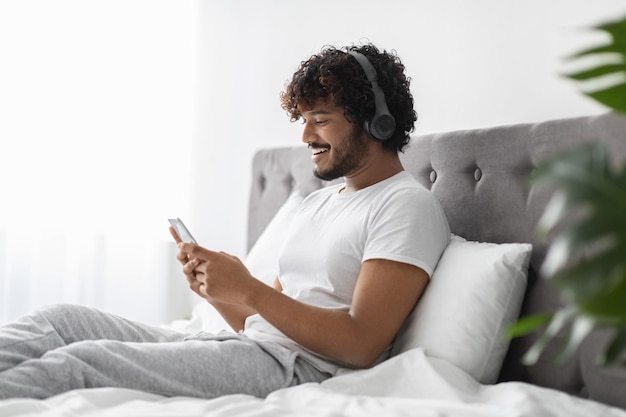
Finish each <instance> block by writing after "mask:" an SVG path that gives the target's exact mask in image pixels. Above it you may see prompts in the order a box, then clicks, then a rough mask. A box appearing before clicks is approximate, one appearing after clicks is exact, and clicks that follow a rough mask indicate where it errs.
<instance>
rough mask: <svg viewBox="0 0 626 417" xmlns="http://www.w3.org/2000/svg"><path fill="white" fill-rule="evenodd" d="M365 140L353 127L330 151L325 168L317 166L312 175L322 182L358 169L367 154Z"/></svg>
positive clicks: (359, 131)
mask: <svg viewBox="0 0 626 417" xmlns="http://www.w3.org/2000/svg"><path fill="white" fill-rule="evenodd" d="M368 140H369V139H367V138H366V137H364V135H363V134H362V132H361V130H359V129H357V128H356V127H354V128H353V129H351V131H350V133H348V134H347V135H346V136H345V137H343V138H342V139H341V140H340V141H339V143H341V145H335V146H333V147H332V149H330V151H329V152H330V154H329V157H330V158H329V161H328V164H327V166H326V167H324V168H321V167H320V166H319V165H317V166H316V167H315V169H314V170H313V174H314V175H315V176H316V177H317V178H319V179H322V180H324V181H332V180H334V179H337V178H340V177H345V176H346V175H349V174H350V173H351V172H353V171H355V170H356V169H357V168H359V167H360V166H361V164H362V162H363V159H364V158H365V157H366V156H367V154H368V148H367V141H368Z"/></svg>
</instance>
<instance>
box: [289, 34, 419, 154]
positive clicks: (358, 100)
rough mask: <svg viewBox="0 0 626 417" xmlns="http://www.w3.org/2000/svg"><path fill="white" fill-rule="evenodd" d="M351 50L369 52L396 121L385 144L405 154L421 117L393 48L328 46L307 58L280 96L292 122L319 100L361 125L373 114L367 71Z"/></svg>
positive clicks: (371, 93) (408, 81) (373, 104)
mask: <svg viewBox="0 0 626 417" xmlns="http://www.w3.org/2000/svg"><path fill="white" fill-rule="evenodd" d="M349 51H356V52H360V53H361V54H363V55H365V56H366V57H367V59H368V60H369V61H370V62H371V64H372V66H374V68H375V69H376V72H377V73H378V83H379V85H380V87H381V88H382V90H383V92H384V93H385V99H386V101H387V107H388V108H389V111H390V113H391V114H392V115H393V117H394V118H395V120H396V131H395V132H394V134H393V136H392V137H391V138H390V139H388V140H386V141H384V142H382V143H383V146H385V147H387V148H391V149H396V150H397V151H400V152H401V151H402V150H403V149H404V147H405V146H406V145H407V144H408V143H409V140H410V133H411V132H413V130H414V128H415V121H416V120H417V114H416V113H415V110H414V109H413V95H412V94H411V91H410V89H409V84H410V81H411V80H410V78H408V77H407V76H406V75H405V74H404V65H403V64H402V62H401V61H400V58H398V56H397V55H396V54H395V52H387V51H382V52H381V51H379V50H378V48H376V46H374V45H372V44H371V43H370V44H366V45H362V46H358V47H357V46H346V47H343V48H336V47H333V46H327V47H325V48H323V49H322V51H321V52H320V53H319V54H316V55H313V56H311V57H310V58H309V59H308V60H306V61H303V62H302V63H301V64H300V67H299V68H298V70H297V71H296V72H295V73H294V74H293V77H292V79H291V80H290V81H289V82H288V83H287V84H286V86H285V90H284V91H283V92H282V93H281V94H280V99H281V106H282V108H283V109H285V111H286V112H287V114H288V115H289V118H290V120H291V121H296V120H298V119H300V117H301V116H302V111H306V110H308V109H311V108H313V107H314V106H315V105H318V104H319V103H332V104H334V105H335V106H338V107H342V108H344V109H345V110H346V111H345V116H346V118H347V119H348V120H350V121H356V122H357V124H358V125H359V126H363V123H364V121H366V120H370V119H371V118H372V117H373V115H374V112H375V102H374V93H373V92H372V87H371V84H370V82H369V80H368V79H367V76H366V75H365V72H364V71H363V69H362V68H361V66H360V64H359V63H358V61H357V60H356V59H355V58H354V57H352V56H351V55H349V54H348V52H349Z"/></svg>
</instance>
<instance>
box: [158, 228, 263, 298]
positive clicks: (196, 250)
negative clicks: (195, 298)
mask: <svg viewBox="0 0 626 417" xmlns="http://www.w3.org/2000/svg"><path fill="white" fill-rule="evenodd" d="M170 233H172V236H173V237H174V239H175V240H176V242H177V243H178V247H179V252H178V254H177V255H176V259H178V261H179V262H180V263H181V264H182V265H183V273H184V274H185V277H186V278H187V281H188V282H189V286H190V288H191V289H192V291H194V292H195V293H196V294H198V295H199V296H200V297H202V298H204V299H206V300H207V301H209V302H210V303H212V304H214V303H215V302H220V303H227V304H244V305H245V304H247V300H248V297H249V296H250V295H252V294H253V293H254V289H255V288H256V287H255V286H256V285H259V284H261V282H260V281H258V280H257V279H255V278H254V277H253V276H252V275H251V274H250V271H248V269H247V268H246V267H245V265H244V264H243V262H241V260H239V258H237V257H236V256H233V255H230V254H227V253H224V252H215V251H211V250H208V249H206V248H203V247H201V246H198V245H196V244H193V243H184V242H181V240H180V238H179V237H178V236H177V235H176V232H175V231H174V230H173V228H171V227H170Z"/></svg>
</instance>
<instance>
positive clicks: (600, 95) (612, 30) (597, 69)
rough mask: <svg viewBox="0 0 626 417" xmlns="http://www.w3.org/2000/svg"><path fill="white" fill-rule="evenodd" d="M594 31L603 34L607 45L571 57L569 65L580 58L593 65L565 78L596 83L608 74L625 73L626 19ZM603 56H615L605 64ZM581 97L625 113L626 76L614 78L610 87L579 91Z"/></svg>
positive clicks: (603, 25) (601, 26) (607, 24)
mask: <svg viewBox="0 0 626 417" xmlns="http://www.w3.org/2000/svg"><path fill="white" fill-rule="evenodd" d="M594 29H596V30H598V31H603V32H606V33H607V34H608V35H609V37H610V41H609V43H608V44H606V45H600V46H595V47H592V48H588V49H585V50H583V51H580V52H578V53H577V54H575V55H572V56H571V57H570V58H569V61H570V62H576V61H577V60H579V59H581V58H583V57H584V58H588V59H594V60H595V62H594V63H593V65H591V66H590V67H589V68H587V69H585V70H582V71H578V72H574V73H570V74H565V76H566V77H568V78H570V79H572V80H574V81H593V80H596V81H600V80H601V79H602V78H603V77H606V76H608V75H609V74H618V75H619V74H620V73H621V74H622V75H626V74H624V73H625V72H626V17H624V18H622V19H620V20H617V21H613V22H608V23H605V24H602V25H598V26H596V27H595V28H594ZM607 54H611V56H612V57H613V55H615V57H613V58H615V59H611V60H610V61H607V59H606V58H607ZM583 93H584V94H586V95H587V96H589V97H591V98H592V99H594V100H596V101H598V102H599V103H601V104H603V105H605V106H607V107H609V108H610V109H613V110H615V111H618V112H622V113H626V76H623V77H622V78H621V80H620V79H619V78H618V79H617V80H616V82H615V83H614V84H613V85H611V86H604V87H598V88H594V89H592V90H589V91H583Z"/></svg>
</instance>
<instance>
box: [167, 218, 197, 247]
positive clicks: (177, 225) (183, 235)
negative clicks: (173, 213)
mask: <svg viewBox="0 0 626 417" xmlns="http://www.w3.org/2000/svg"><path fill="white" fill-rule="evenodd" d="M167 220H168V221H169V222H170V224H171V225H172V227H174V230H175V231H176V234H177V235H178V237H179V238H180V240H182V241H183V242H187V243H196V244H197V243H198V242H196V239H194V238H193V236H192V235H191V233H190V232H189V229H187V226H185V223H183V221H182V220H181V219H180V218H178V217H177V218H175V219H167Z"/></svg>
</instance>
